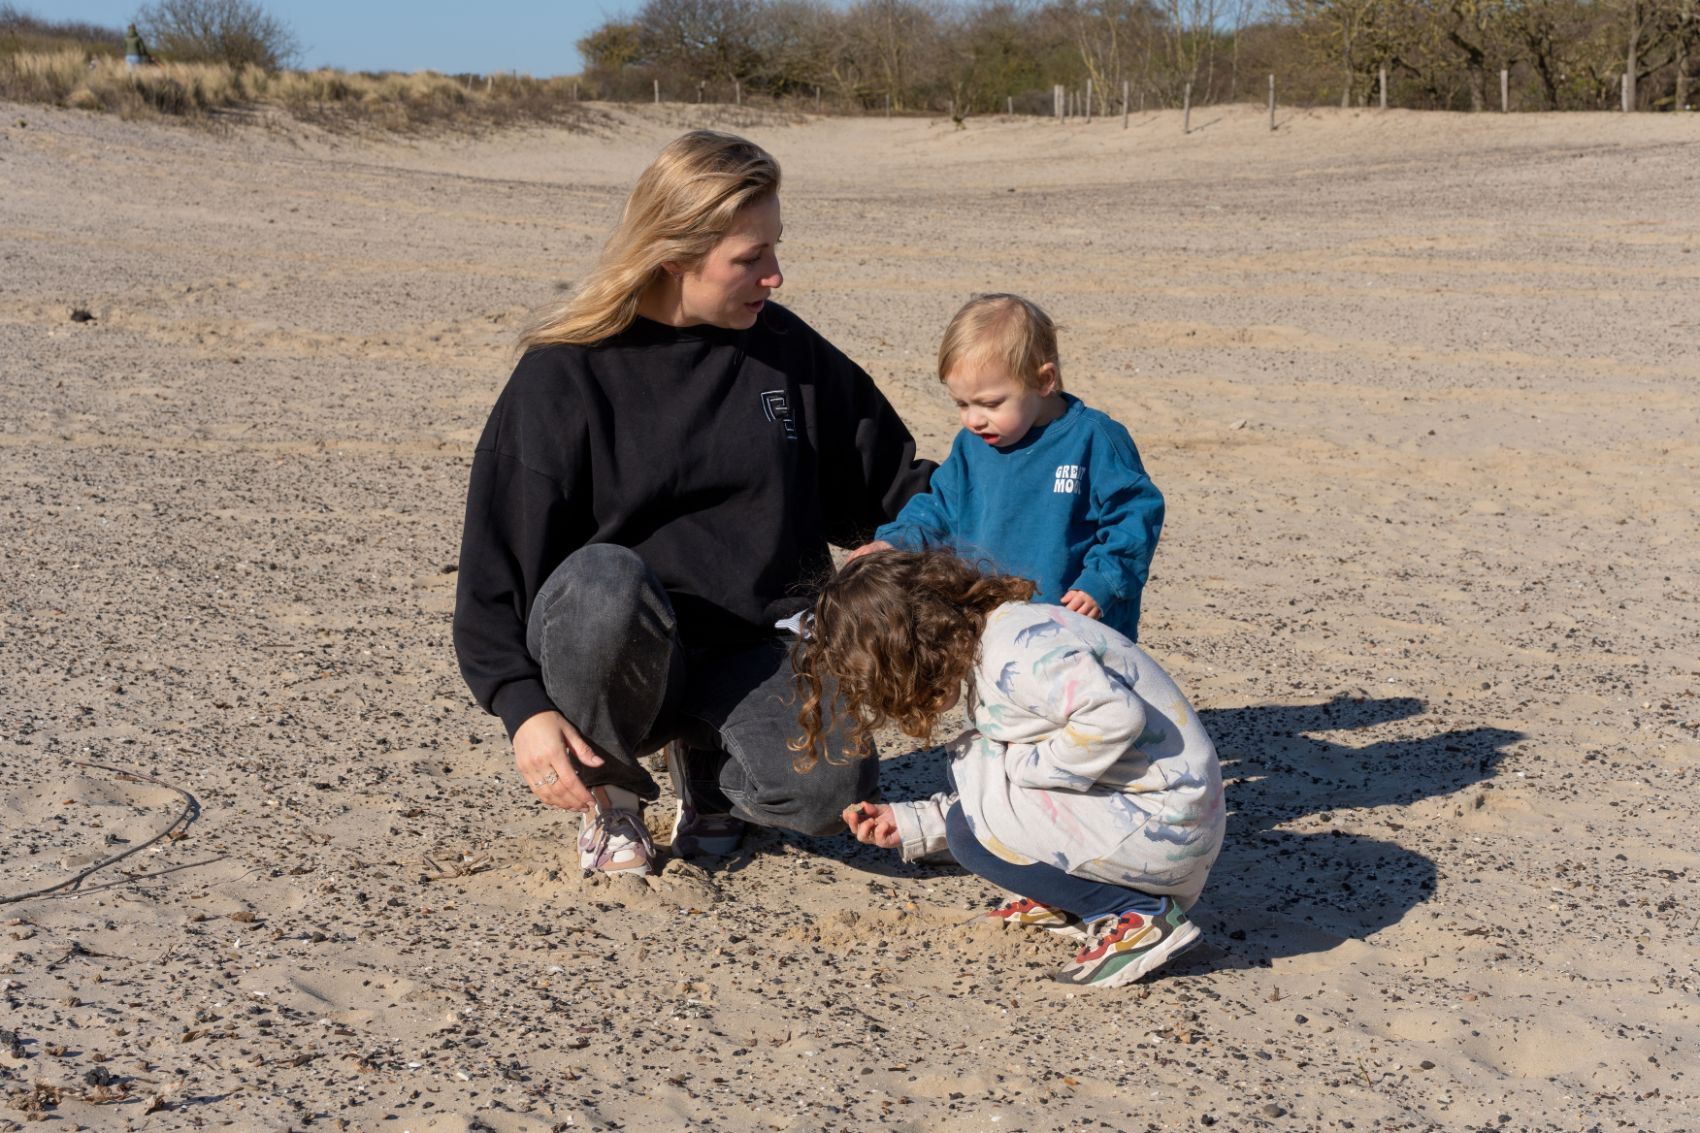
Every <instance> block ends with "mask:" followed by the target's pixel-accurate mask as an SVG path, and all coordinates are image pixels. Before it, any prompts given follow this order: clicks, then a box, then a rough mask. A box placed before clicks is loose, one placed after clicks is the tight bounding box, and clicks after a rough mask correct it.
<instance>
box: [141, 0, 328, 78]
mask: <svg viewBox="0 0 1700 1133" xmlns="http://www.w3.org/2000/svg"><path fill="white" fill-rule="evenodd" d="M135 23H136V26H137V27H139V28H140V29H141V30H142V32H143V34H145V35H146V36H147V38H148V39H149V40H150V41H151V42H152V43H153V45H154V47H155V49H156V50H157V51H158V53H159V54H160V55H162V56H164V57H166V58H170V59H180V60H184V61H187V62H207V63H228V64H230V65H231V66H233V67H240V66H243V65H245V64H249V63H252V64H254V65H256V66H260V67H264V68H266V69H267V70H268V71H275V70H277V69H278V68H280V67H284V66H286V65H288V64H289V63H291V62H293V61H294V60H295V58H296V57H297V56H299V55H300V53H301V41H300V40H298V39H296V38H295V33H294V32H293V31H291V30H290V29H289V27H288V25H286V24H284V23H283V22H281V21H280V20H278V19H277V18H276V17H275V16H273V15H271V14H270V13H269V12H267V11H266V10H265V9H264V8H262V7H260V6H259V5H258V4H256V3H253V0H158V2H157V3H153V4H146V5H143V6H142V8H141V10H140V11H138V12H137V13H136V19H135Z"/></svg>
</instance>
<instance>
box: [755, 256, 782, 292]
mask: <svg viewBox="0 0 1700 1133" xmlns="http://www.w3.org/2000/svg"><path fill="white" fill-rule="evenodd" d="M784 282H785V273H784V272H782V271H780V270H779V257H778V256H775V257H773V267H772V268H771V269H769V271H768V273H767V274H766V275H764V276H762V277H761V285H762V286H763V287H766V288H768V289H769V290H772V291H778V290H779V288H780V286H781V285H782V284H784Z"/></svg>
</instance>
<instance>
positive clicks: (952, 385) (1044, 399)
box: [944, 357, 1063, 448]
mask: <svg viewBox="0 0 1700 1133" xmlns="http://www.w3.org/2000/svg"><path fill="white" fill-rule="evenodd" d="M1039 379H1040V381H1041V382H1042V383H1043V384H1042V385H1041V386H1040V387H1039V388H1038V389H1034V388H1032V387H1031V386H1028V385H1026V384H1024V383H1022V382H1021V381H1019V380H1017V379H1016V377H1015V375H1013V374H1011V373H1010V372H1009V370H1008V368H1007V367H1005V366H1004V364H1003V363H1001V362H997V361H989V360H984V359H979V358H974V357H968V358H965V359H963V360H962V361H961V362H958V363H957V364H956V367H955V368H954V369H952V370H951V371H950V373H948V374H946V375H945V378H944V384H945V388H946V389H948V390H950V397H951V400H952V401H954V402H956V411H957V413H958V415H959V416H960V417H961V419H962V427H963V428H964V429H967V430H968V431H969V432H971V433H973V434H974V435H975V436H977V437H979V438H980V439H981V440H983V441H985V442H986V443H987V444H989V445H996V446H997V447H999V448H1007V447H1008V446H1010V445H1013V444H1015V443H1016V442H1018V441H1019V440H1021V438H1022V437H1025V436H1026V435H1027V431H1028V430H1029V429H1031V428H1033V426H1035V425H1044V424H1047V423H1049V422H1051V421H1054V420H1056V419H1057V417H1058V416H1060V415H1061V413H1062V409H1063V405H1062V397H1061V396H1060V395H1059V394H1058V393H1057V377H1056V367H1055V366H1052V365H1051V364H1050V363H1049V362H1047V363H1045V365H1043V366H1041V367H1040V368H1039Z"/></svg>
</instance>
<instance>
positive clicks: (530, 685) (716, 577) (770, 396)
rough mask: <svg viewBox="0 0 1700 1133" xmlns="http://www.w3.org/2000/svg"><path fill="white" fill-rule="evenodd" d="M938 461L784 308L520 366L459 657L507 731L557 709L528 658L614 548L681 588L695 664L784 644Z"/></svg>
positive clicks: (479, 455) (484, 485) (497, 455)
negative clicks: (551, 604) (537, 607)
mask: <svg viewBox="0 0 1700 1133" xmlns="http://www.w3.org/2000/svg"><path fill="white" fill-rule="evenodd" d="M932 470H933V464H932V462H931V461H922V460H917V459H916V458H915V442H914V440H913V439H912V438H911V437H910V435H909V430H908V429H906V428H905V427H904V425H903V422H902V421H901V420H900V419H899V418H898V416H897V414H896V412H895V411H894V410H893V409H892V408H891V406H890V405H889V404H888V403H887V402H886V400H885V397H884V396H883V395H882V394H881V393H880V392H879V389H878V388H877V387H876V386H875V385H874V382H873V379H872V378H870V377H868V375H867V374H866V373H864V372H863V371H862V369H861V368H860V367H858V366H857V365H856V364H855V363H854V362H852V361H850V359H848V358H846V357H845V356H844V355H843V354H842V353H840V352H839V351H838V350H837V349H836V348H835V347H834V346H833V345H832V344H831V343H829V342H827V341H826V339H824V338H822V337H821V336H820V335H819V334H817V333H816V332H815V331H814V330H813V329H812V328H811V327H809V326H808V324H806V323H804V322H803V321H802V320H801V319H799V318H798V317H797V316H796V315H794V314H792V313H791V312H790V311H787V310H786V309H785V308H783V307H780V306H778V305H777V304H774V303H769V304H768V305H767V306H766V307H765V308H764V309H763V311H762V313H761V316H760V317H759V318H758V319H757V321H756V324H755V326H753V327H751V328H750V329H749V330H745V331H734V330H723V329H720V328H716V327H685V328H678V327H670V326H664V325H662V324H660V323H656V322H651V321H650V320H648V319H642V318H640V319H638V320H637V322H636V323H634V324H633V325H632V326H631V327H630V328H629V329H628V330H626V331H624V332H623V333H621V334H618V335H616V336H614V337H612V338H610V339H607V340H605V341H603V342H600V343H598V344H596V345H594V346H549V347H542V348H540V349H536V350H532V351H530V352H529V353H527V354H526V355H525V357H523V358H521V359H520V362H519V365H518V366H517V367H516V368H515V370H514V373H513V377H512V378H510V379H509V380H508V384H507V388H506V389H504V390H503V391H502V395H501V397H500V398H499V399H498V400H497V402H496V408H495V409H494V410H493V411H492V412H491V414H490V421H489V423H488V424H487V425H486V426H485V428H484V435H483V437H482V438H481V439H480V440H479V442H478V449H477V452H476V453H475V454H474V456H473V461H472V482H471V487H470V489H469V490H468V492H467V501H466V529H465V532H464V534H463V535H462V539H461V551H460V578H459V587H458V593H457V594H456V600H455V618H454V641H455V651H456V652H457V653H458V654H459V657H460V667H461V673H462V674H463V675H464V676H465V677H466V683H467V685H468V686H469V687H470V688H471V689H472V694H473V696H474V697H476V698H477V700H478V703H479V704H481V705H483V706H484V708H485V709H486V710H488V711H490V712H493V713H495V714H496V715H498V716H500V717H501V718H502V722H503V723H504V724H505V725H506V726H507V729H508V734H509V735H512V734H513V732H514V731H515V730H516V729H517V728H518V727H519V726H520V724H522V723H524V722H525V721H526V720H528V719H530V718H531V717H532V716H533V715H535V714H536V713H538V712H544V711H549V710H551V709H553V708H554V704H553V703H551V702H550V700H549V698H548V695H547V694H546V693H545V692H544V690H543V683H542V678H541V675H540V672H539V669H538V666H537V663H536V661H534V660H533V659H532V658H531V656H530V654H529V653H528V652H527V651H526V646H525V622H526V618H527V617H528V615H529V614H530V611H531V603H532V600H533V599H534V598H535V597H536V595H537V591H538V590H539V588H541V587H542V585H543V583H544V582H545V581H546V580H547V579H548V577H549V574H550V572H551V571H553V570H554V569H555V567H556V566H558V565H559V564H560V562H561V560H563V559H565V558H566V557H567V556H568V555H569V554H571V553H572V552H573V551H575V550H577V549H578V548H579V547H582V546H585V545H587V544H590V543H615V544H619V545H620V546H623V547H630V548H632V549H633V550H635V551H637V552H638V554H639V555H640V556H642V558H643V560H644V562H645V563H647V564H648V565H649V568H650V569H651V570H652V571H654V572H655V574H656V576H657V577H658V578H660V580H661V584H662V585H663V586H664V587H666V590H667V593H668V595H669V597H671V598H672V601H673V607H674V609H675V611H676V612H677V614H678V617H679V633H680V637H681V638H682V639H683V641H684V644H685V646H686V647H687V648H700V647H705V646H710V647H712V646H717V645H734V644H739V643H742V642H748V641H753V640H755V639H757V638H759V637H761V636H763V635H768V634H772V633H773V632H774V630H773V623H774V622H775V621H777V620H779V619H781V618H785V617H789V616H790V615H792V614H795V613H796V612H798V611H799V610H802V609H804V608H806V607H807V605H808V604H809V601H810V595H809V594H808V593H807V589H806V588H807V586H808V584H809V583H810V582H811V581H814V580H816V579H819V578H823V577H825V575H826V573H827V572H828V571H829V570H830V568H831V559H830V557H829V555H828V552H827V544H828V543H834V544H837V545H838V546H841V547H851V546H856V545H858V544H860V543H862V542H863V541H865V540H866V539H867V538H868V536H869V535H870V534H871V533H872V531H873V529H874V528H875V527H877V526H879V525H880V524H881V523H885V522H887V521H889V520H890V519H892V518H893V517H894V516H896V515H897V513H898V511H899V510H900V509H901V508H902V507H903V504H904V503H905V502H906V501H907V500H908V499H909V497H910V496H912V495H914V494H915V493H917V492H920V491H924V490H925V489H926V487H927V481H928V478H929V477H930V476H931V475H932Z"/></svg>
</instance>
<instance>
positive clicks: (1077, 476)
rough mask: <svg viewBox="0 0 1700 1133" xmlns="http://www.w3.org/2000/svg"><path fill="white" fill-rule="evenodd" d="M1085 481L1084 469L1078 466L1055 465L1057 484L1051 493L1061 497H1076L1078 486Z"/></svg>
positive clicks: (1078, 491)
mask: <svg viewBox="0 0 1700 1133" xmlns="http://www.w3.org/2000/svg"><path fill="white" fill-rule="evenodd" d="M1085 481H1086V469H1084V468H1082V467H1081V466H1080V465H1078V464H1059V465H1057V482H1056V484H1055V485H1053V486H1052V488H1051V491H1053V492H1058V493H1061V494H1063V495H1069V496H1078V495H1079V494H1080V486H1081V484H1083V483H1085Z"/></svg>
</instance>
